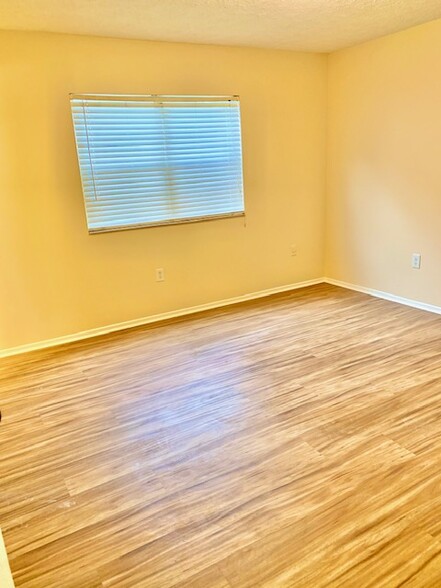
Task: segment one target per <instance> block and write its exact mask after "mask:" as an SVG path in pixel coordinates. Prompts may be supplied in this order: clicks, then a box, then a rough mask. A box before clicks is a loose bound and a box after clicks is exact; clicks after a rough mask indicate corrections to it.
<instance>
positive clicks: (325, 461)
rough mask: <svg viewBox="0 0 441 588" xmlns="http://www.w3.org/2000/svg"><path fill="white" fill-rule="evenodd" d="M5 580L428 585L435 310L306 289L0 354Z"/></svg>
mask: <svg viewBox="0 0 441 588" xmlns="http://www.w3.org/2000/svg"><path fill="white" fill-rule="evenodd" d="M0 408H1V409H2V412H3V422H2V423H1V424H0V451H1V453H0V527H1V528H2V530H3V536H4V539H5V543H6V548H7V550H8V553H9V559H10V565H11V569H12V572H13V576H14V580H15V583H16V586H17V588H256V587H258V588H263V587H265V588H280V587H291V586H292V587H296V588H321V587H325V586H326V587H335V588H337V587H354V588H367V587H373V588H379V587H388V588H389V587H397V588H398V587H399V586H400V587H401V586H409V587H410V586H411V587H428V586H434V587H440V586H441V317H440V316H436V315H434V314H430V313H427V312H423V311H419V310H415V309H411V308H407V307H405V306H400V305H396V304H393V303H391V302H386V301H383V300H378V299H374V298H371V297H369V296H366V295H363V294H358V293H355V292H350V291H347V290H343V289H341V288H336V287H333V286H329V285H319V286H314V287H310V288H306V289H304V290H298V291H293V292H291V293H286V294H282V295H277V296H273V297H271V298H268V299H264V300H260V301H256V302H251V303H246V304H241V305H237V306H233V307H229V308H225V309H222V310H216V311H210V312H206V313H201V314H199V315H196V316H194V317H190V318H186V319H185V320H184V319H183V320H179V321H174V322H169V323H168V324H162V325H160V326H155V327H149V328H147V327H144V328H137V329H134V330H131V331H125V332H121V333H117V334H113V335H108V336H105V337H100V338H96V339H90V340H87V341H83V342H79V343H76V344H72V345H66V346H64V347H60V348H58V349H54V350H49V351H45V352H37V353H32V354H28V355H23V356H21V357H15V358H11V359H7V360H3V361H1V362H0Z"/></svg>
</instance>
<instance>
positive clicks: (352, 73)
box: [325, 21, 441, 305]
mask: <svg viewBox="0 0 441 588" xmlns="http://www.w3.org/2000/svg"><path fill="white" fill-rule="evenodd" d="M440 71H441V21H435V22H432V23H429V24H426V25H422V26H420V27H416V28H413V29H410V30H408V31H404V32H402V33H398V34H395V35H390V36H388V37H384V38H382V39H378V40H376V41H372V42H369V43H365V44H363V45H360V46H358V47H354V48H352V49H347V50H343V51H339V52H337V53H334V54H332V55H331V56H330V58H329V103H328V107H329V110H328V113H329V128H328V131H329V132H328V178H327V181H328V184H327V188H328V197H327V231H326V247H325V249H326V274H327V275H328V276H329V277H332V278H335V279H339V280H343V281H346V282H350V283H353V284H358V285H362V286H366V287H369V288H374V289H377V290H383V291H386V292H389V293H393V294H396V295H399V296H404V297H407V298H412V299H415V300H420V301H423V302H427V303H431V304H436V305H441V271H440V268H441V75H440ZM413 252H419V253H421V254H422V267H421V270H413V269H412V268H411V265H410V262H411V254H412V253H413Z"/></svg>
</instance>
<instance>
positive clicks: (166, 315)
mask: <svg viewBox="0 0 441 588" xmlns="http://www.w3.org/2000/svg"><path fill="white" fill-rule="evenodd" d="M321 283H323V278H316V279H314V280H307V281H305V282H298V283H297V284H287V285H285V286H277V287H276V288H269V289H268V290H260V291H259V292H251V293H250V294H244V295H242V296H235V297H234V298H226V299H225V300H216V301H215V302H208V303H207V304H200V305H198V306H191V307H189V308H181V309H178V310H173V311H171V312H163V313H161V314H154V315H151V316H147V317H142V318H139V319H134V320H130V321H124V322H122V323H115V324H112V325H106V326H104V327H98V328H96V329H89V330H87V331H81V332H79V333H73V334H71V335H65V336H63V337H56V338H55V339H46V340H44V341H37V342H36V343H29V344H27V345H19V346H18V347H10V348H9V349H0V359H1V358H4V357H10V356H11V355H19V354H21V353H27V352H29V351H37V350H38V349H46V348H48V347H55V346H56V345H64V344H65V343H73V342H75V341H80V340H81V339H89V338H91V337H97V336H98V335H106V334H108V333H114V332H115V331H122V330H124V329H130V328H131V327H139V326H142V325H148V324H150V323H157V322H161V321H164V320H168V319H172V318H178V317H181V316H185V315H188V314H195V313H197V312H201V311H204V310H212V309H214V308H222V307H223V306H229V305H231V304H239V303H240V302H246V301H248V300H255V299H257V298H265V297H266V296H271V295H272V294H279V293H281V292H289V291H290V290H297V289H299V288H306V287H307V286H314V285H316V284H321Z"/></svg>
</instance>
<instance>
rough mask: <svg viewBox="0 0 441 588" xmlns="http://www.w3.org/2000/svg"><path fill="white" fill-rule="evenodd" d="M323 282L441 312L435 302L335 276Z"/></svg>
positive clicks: (324, 279)
mask: <svg viewBox="0 0 441 588" xmlns="http://www.w3.org/2000/svg"><path fill="white" fill-rule="evenodd" d="M323 282H326V283H327V284H332V285H333V286H340V287H341V288H347V289H348V290H355V291H356V292H362V293H363V294H369V295H370V296H375V298H383V299H384V300H389V301H390V302H397V303H398V304H404V305H405V306H411V307H412V308H418V309H419V310H427V311H428V312H434V313H435V314H441V306H435V305H434V304H427V303H426V302H419V301H418V300H412V299H411V298H403V297H402V296H396V295H395V294H389V292H382V291H381V290H374V289H373V288H365V287H364V286H357V285H356V284H349V283H348V282H342V281H340V280H334V278H323Z"/></svg>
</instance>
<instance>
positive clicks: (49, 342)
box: [0, 278, 323, 588]
mask: <svg viewBox="0 0 441 588" xmlns="http://www.w3.org/2000/svg"><path fill="white" fill-rule="evenodd" d="M321 283H323V278H316V279H314V280H307V281H304V282H298V283H296V284H287V285H285V286H277V287H276V288H269V289H268V290H260V291H259V292H251V293H250V294H243V295H242V296H235V297H234V298H226V299H224V300H216V301H214V302H208V303H207V304H200V305H198V306H191V307H189V308H181V309H178V310H174V311H171V312H163V313H161V314H154V315H151V316H147V317H142V318H139V319H134V320H130V321H124V322H122V323H115V324H112V325H106V326H103V327H98V328H96V329H89V330H88V331H81V332H79V333H73V334H71V335H65V336H63V337H56V338H55V339H46V340H45V341H37V342H36V343H29V344H27V345H20V346H18V347H10V348H9V349H0V359H1V358H4V357H10V356H12V355H19V354H21V353H28V352H29V351H37V350H39V349H46V348H48V347H55V346H57V345H64V344H65V343H73V342H75V341H80V340H81V339H89V338H91V337H97V336H98V335H107V334H108V333H114V332H116V331H123V330H124V329H130V328H131V327H139V326H142V325H148V324H151V323H158V322H161V321H164V320H168V319H173V318H179V317H181V316H186V315H188V314H195V313H197V312H202V311H204V310H212V309H215V308H222V307H223V306H229V305H231V304H239V303H240V302H247V301H248V300H255V299H257V298H265V297H266V296H271V295H272V294H279V293H281V292H289V291H290V290H297V289H299V288H306V287H307V286H314V285H316V284H321ZM2 588H3V587H2Z"/></svg>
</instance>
